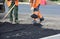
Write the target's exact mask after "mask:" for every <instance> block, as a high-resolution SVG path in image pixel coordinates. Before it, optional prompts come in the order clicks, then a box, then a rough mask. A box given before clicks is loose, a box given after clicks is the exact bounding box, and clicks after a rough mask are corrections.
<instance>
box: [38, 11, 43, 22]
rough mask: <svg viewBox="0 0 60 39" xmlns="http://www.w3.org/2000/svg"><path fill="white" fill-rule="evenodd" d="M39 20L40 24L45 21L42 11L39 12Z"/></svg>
mask: <svg viewBox="0 0 60 39" xmlns="http://www.w3.org/2000/svg"><path fill="white" fill-rule="evenodd" d="M38 18H39V19H40V23H41V22H42V21H43V20H44V18H43V16H42V15H41V13H40V11H38Z"/></svg>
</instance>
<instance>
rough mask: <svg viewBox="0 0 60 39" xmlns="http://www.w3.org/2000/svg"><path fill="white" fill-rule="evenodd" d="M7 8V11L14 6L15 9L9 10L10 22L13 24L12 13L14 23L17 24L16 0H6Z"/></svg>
mask: <svg viewBox="0 0 60 39" xmlns="http://www.w3.org/2000/svg"><path fill="white" fill-rule="evenodd" d="M6 2H7V6H8V8H9V10H10V9H11V8H12V7H13V6H14V4H15V7H14V8H13V9H12V10H11V12H10V22H11V23H13V15H12V14H13V13H14V18H15V19H14V22H15V23H18V0H7V1H6Z"/></svg>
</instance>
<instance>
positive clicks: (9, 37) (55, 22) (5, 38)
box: [0, 5, 60, 39]
mask: <svg viewBox="0 0 60 39" xmlns="http://www.w3.org/2000/svg"><path fill="white" fill-rule="evenodd" d="M23 7H24V8H23ZM6 9H7V8H6ZM40 10H41V13H42V14H43V16H44V18H45V20H44V21H43V22H42V25H43V26H42V25H38V26H33V25H32V18H31V17H30V15H31V13H32V12H31V10H30V7H29V6H28V5H19V21H20V24H10V23H3V24H2V23H0V33H1V38H2V39H38V38H42V37H46V36H51V35H55V34H58V33H60V18H59V17H60V6H59V5H46V6H41V7H40ZM6 12H7V10H6ZM6 12H5V13H6ZM0 16H1V14H0ZM2 17H3V16H2ZM5 20H6V21H9V19H8V18H7V19H5ZM0 21H3V20H0ZM40 26H42V27H40ZM16 27H17V28H16ZM35 37H36V38H35Z"/></svg>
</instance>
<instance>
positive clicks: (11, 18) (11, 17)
mask: <svg viewBox="0 0 60 39" xmlns="http://www.w3.org/2000/svg"><path fill="white" fill-rule="evenodd" d="M11 8H12V5H11V6H10V7H9V10H10V9H11ZM12 14H13V9H12V10H11V12H10V21H11V22H13V15H12Z"/></svg>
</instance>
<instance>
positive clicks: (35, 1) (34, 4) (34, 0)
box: [30, 0, 44, 24]
mask: <svg viewBox="0 0 60 39" xmlns="http://www.w3.org/2000/svg"><path fill="white" fill-rule="evenodd" d="M40 2H41V1H40V0H30V6H31V9H33V15H31V17H32V18H33V19H34V20H33V24H36V23H37V19H39V20H40V21H39V23H41V22H42V21H43V20H44V18H43V16H42V15H41V13H40V11H39V6H40Z"/></svg>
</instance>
